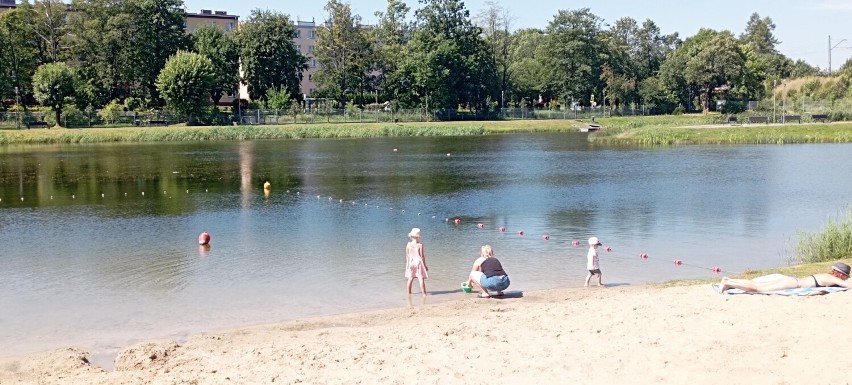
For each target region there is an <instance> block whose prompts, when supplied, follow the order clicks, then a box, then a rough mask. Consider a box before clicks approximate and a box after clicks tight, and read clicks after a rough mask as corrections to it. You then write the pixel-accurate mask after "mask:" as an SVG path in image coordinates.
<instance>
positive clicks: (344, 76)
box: [314, 0, 374, 106]
mask: <svg viewBox="0 0 852 385" xmlns="http://www.w3.org/2000/svg"><path fill="white" fill-rule="evenodd" d="M325 10H326V12H328V14H329V17H328V19H327V20H326V22H325V24H324V25H322V26H320V27H318V28H317V44H316V46H315V50H314V57H316V59H317V62H318V63H319V65H320V69H318V70H317V72H316V73H315V74H314V81H315V82H316V84H317V85H318V86H319V87H320V89H322V90H324V91H325V92H327V93H329V94H334V95H338V96H339V97H340V105H341V106H346V93H347V92H349V91H351V90H352V89H355V88H357V89H358V90H359V91H360V90H363V87H364V85H365V84H366V85H369V79H368V77H369V73H370V72H371V70H372V69H373V68H374V67H373V66H372V64H373V63H372V58H373V57H372V45H371V44H370V40H369V38H368V33H367V30H366V29H365V28H364V27H363V26H362V25H361V16H358V15H353V14H352V8H351V6H350V5H349V4H347V3H341V2H340V1H338V0H329V1H328V3H326V5H325Z"/></svg>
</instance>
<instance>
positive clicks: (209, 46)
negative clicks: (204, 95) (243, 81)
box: [192, 25, 240, 104]
mask: <svg viewBox="0 0 852 385" xmlns="http://www.w3.org/2000/svg"><path fill="white" fill-rule="evenodd" d="M192 38H193V43H194V44H193V46H194V50H195V52H197V53H199V54H200V55H202V56H204V57H206V58H207V59H210V63H211V64H212V65H213V69H214V71H215V74H216V76H215V77H216V81H215V82H214V84H213V86H212V87H211V88H210V98H211V99H212V100H213V104H218V103H219V100H220V99H221V98H222V94H223V93H231V94H233V93H234V92H236V90H237V86H238V84H239V82H240V77H239V69H240V63H239V60H240V56H239V55H240V53H239V49H238V48H237V44H236V43H235V42H234V40H233V37H232V35H231V34H226V33H224V32H223V31H222V30H221V29H219V28H217V27H214V26H210V25H205V26H201V27H200V28H198V29H197V30H196V31H195V33H193V34H192Z"/></svg>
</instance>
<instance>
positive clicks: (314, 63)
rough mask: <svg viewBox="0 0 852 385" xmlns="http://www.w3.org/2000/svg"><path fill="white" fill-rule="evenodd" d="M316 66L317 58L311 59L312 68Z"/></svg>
mask: <svg viewBox="0 0 852 385" xmlns="http://www.w3.org/2000/svg"><path fill="white" fill-rule="evenodd" d="M316 66H317V60H316V59H311V68H314V67H316Z"/></svg>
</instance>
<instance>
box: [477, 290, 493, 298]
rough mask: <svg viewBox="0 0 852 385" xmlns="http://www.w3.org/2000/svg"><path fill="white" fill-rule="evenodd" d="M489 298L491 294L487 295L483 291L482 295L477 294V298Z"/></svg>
mask: <svg viewBox="0 0 852 385" xmlns="http://www.w3.org/2000/svg"><path fill="white" fill-rule="evenodd" d="M489 297H491V294H488V293H486V292H484V291H483V292H482V293H479V298H489Z"/></svg>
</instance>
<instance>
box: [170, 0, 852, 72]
mask: <svg viewBox="0 0 852 385" xmlns="http://www.w3.org/2000/svg"><path fill="white" fill-rule="evenodd" d="M492 1H494V2H495V3H497V4H500V5H501V6H502V7H504V8H506V9H507V10H508V11H509V13H510V14H511V15H512V17H513V19H514V22H513V23H514V25H513V28H514V29H518V28H527V27H539V28H544V27H545V26H547V23H548V22H549V21H551V20H553V15H555V14H556V12H557V11H558V10H560V9H578V8H586V7H588V8H590V9H591V11H592V13H594V14H595V15H597V16H599V17H601V18H602V19H604V21H605V22H607V23H612V22H615V21H616V20H618V19H620V18H622V17H626V16H629V17H632V18H634V19H636V20H638V21H639V22H642V21H644V20H645V19H651V20H653V21H654V22H655V23H657V25H658V26H659V27H660V29H661V30H662V32H663V33H666V34H668V33H673V32H677V33H678V34H680V36H681V38H686V37H689V36H692V35H694V34H695V33H696V32H698V30H699V29H700V28H712V29H716V30H729V31H731V32H733V33H734V34H735V35H739V34H740V33H742V32H743V30H744V29H745V25H746V23H747V22H748V19H749V16H751V14H752V13H754V12H757V13H759V14H760V16H761V17H766V16H769V17H771V18H772V21H773V22H775V24H776V29H775V36H776V37H777V38H778V40H780V41H781V44H780V45H779V50H780V51H781V52H782V53H783V54H785V55H787V56H789V57H791V58H793V59H794V60H796V59H804V60H805V61H807V62H808V63H810V64H811V65H815V66H818V67H820V68H823V69H825V68H828V51H829V43H828V39H829V38H828V37H829V35H831V39H832V45H836V44H837V43H838V42H840V41H841V40H843V39H847V41H844V42H842V43H840V44H839V45H837V47H835V48H834V49H833V50H832V65H831V67H832V69H837V68H838V67H840V65H841V64H843V62H845V61H846V60H847V59H849V58H850V57H852V30H850V29H849V28H848V27H846V26H847V25H849V20H850V19H852V0H806V1H801V0H798V1H791V0H739V1H734V0H715V1H712V2H701V1H682V0H656V1H654V0H652V1H645V2H640V1H625V0H596V1H586V0H574V1H564V0H563V1H557V0H538V1H535V2H533V1H521V0H511V1H510V0H492ZM184 2H185V5H186V7H187V10H188V11H190V12H198V11H200V10H201V9H202V8H203V9H213V10H220V11H227V12H228V13H229V14H236V15H240V16H241V17H242V18H243V19H245V18H247V17H248V15H249V14H250V13H251V11H252V10H253V9H271V10H275V11H279V12H281V13H284V14H287V15H289V16H290V17H291V18H292V19H294V20H296V19H297V18H298V19H299V20H308V21H310V20H312V19H315V20H316V21H317V22H322V21H323V20H325V18H326V13H325V11H324V10H323V7H324V6H325V4H326V2H325V1H323V0H295V1H294V0H289V1H272V0H243V1H239V2H234V1H232V0H227V1H226V0H184ZM487 2H488V0H467V1H465V2H464V3H465V5H466V6H467V8H468V9H469V10H470V11H471V15H476V14H477V12H478V11H479V10H481V9H483V8H484V7H485V6H486V3H487ZM406 3H407V4H408V5H409V6H410V7H411V8H412V9H417V8H419V6H420V5H419V4H418V2H417V1H416V0H407V1H406ZM349 4H350V5H351V6H352V9H353V12H354V13H356V14H358V15H360V16H361V18H362V19H363V20H364V22H365V23H369V24H373V23H375V21H376V17H375V16H374V15H373V14H374V13H375V12H376V11H384V9H385V8H386V5H387V1H386V0H350V1H349ZM412 13H413V12H412Z"/></svg>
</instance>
